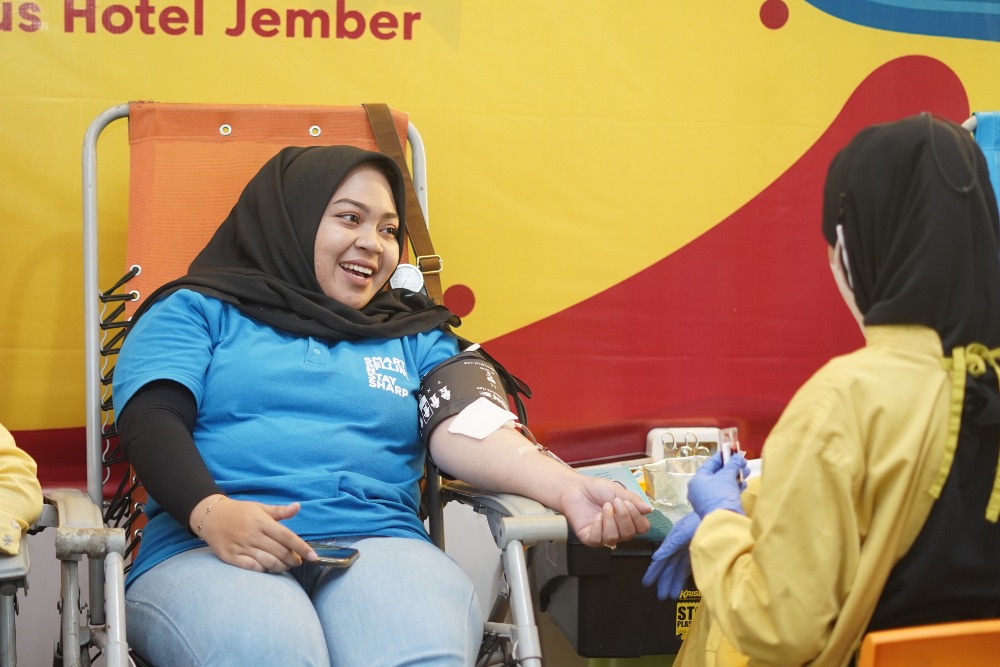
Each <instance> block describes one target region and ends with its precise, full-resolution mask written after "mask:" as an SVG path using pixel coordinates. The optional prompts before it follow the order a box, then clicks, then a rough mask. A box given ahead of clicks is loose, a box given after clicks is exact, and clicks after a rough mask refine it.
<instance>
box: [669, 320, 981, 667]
mask: <svg viewBox="0 0 1000 667" xmlns="http://www.w3.org/2000/svg"><path fill="white" fill-rule="evenodd" d="M865 336H866V340H867V344H866V346H865V347H864V348H862V349H861V350H858V351H856V352H854V353H852V354H849V355H846V356H844V357H840V358H837V359H834V360H832V361H831V362H830V363H828V364H827V365H826V366H825V367H824V368H822V369H820V370H819V371H818V372H817V373H816V374H815V375H814V376H813V377H812V378H810V379H809V380H808V381H807V382H806V383H805V384H804V385H803V386H802V388H801V389H800V390H799V391H798V392H797V393H796V395H795V396H794V398H793V399H792V400H791V402H790V403H789V404H788V406H787V408H786V409H785V412H784V413H783V414H782V416H781V418H780V419H779V421H778V423H777V424H776V425H775V427H774V429H773V431H772V433H771V434H770V435H769V437H768V438H767V441H766V443H765V445H764V449H763V461H762V471H763V472H762V475H761V477H760V478H759V479H756V480H755V479H752V478H751V480H749V484H748V488H747V490H746V491H745V492H744V494H743V496H744V500H743V502H744V506H745V508H746V510H747V516H742V515H739V514H737V513H735V512H728V511H716V512H711V513H710V514H708V515H707V516H706V517H705V518H704V520H703V522H702V525H701V526H700V527H699V529H698V531H697V533H696V534H695V537H694V540H693V541H692V544H691V558H692V567H693V570H694V575H695V581H696V582H697V584H698V587H699V589H700V590H701V592H702V596H703V597H702V606H701V609H700V610H699V612H698V615H697V617H696V619H695V621H694V624H693V626H692V628H691V630H690V632H689V634H688V637H687V639H686V641H685V643H684V645H683V647H682V649H681V653H680V656H679V658H678V661H677V664H678V665H682V666H683V667H692V666H700V665H705V666H710V667H722V666H726V665H747V664H749V665H781V666H782V667H788V666H790V665H805V664H808V665H817V666H826V665H843V664H846V663H847V661H848V660H849V659H850V657H851V654H852V652H853V651H854V650H855V649H856V647H857V645H858V644H859V642H860V640H861V638H862V635H863V633H864V631H865V628H866V627H867V624H868V621H869V619H870V617H871V614H872V612H873V610H874V609H875V606H876V604H877V602H878V600H879V596H880V594H881V592H882V589H883V586H884V584H885V582H886V579H887V577H888V576H889V573H890V571H891V570H892V568H893V566H894V565H895V563H896V562H897V561H898V560H899V559H900V558H901V557H902V556H903V555H904V554H905V553H906V552H907V550H908V549H909V548H910V546H911V545H912V544H913V542H914V540H915V538H916V537H917V535H918V533H919V532H920V529H921V527H922V526H923V525H924V522H925V521H926V520H927V517H928V514H929V512H930V510H931V506H932V504H933V498H932V496H931V495H930V493H929V490H930V489H931V487H932V485H933V483H934V480H935V475H936V473H937V472H938V469H939V465H940V463H941V460H942V452H943V450H944V449H945V442H946V439H947V435H948V418H949V405H950V403H949V399H950V383H951V380H950V374H951V373H950V372H949V371H947V370H945V364H943V363H942V349H941V343H940V339H939V338H938V336H937V334H936V333H935V332H934V331H933V330H931V329H927V328H924V327H919V326H878V327H869V328H868V329H867V330H866V332H865ZM963 375H964V371H963ZM983 510H984V508H973V509H971V510H970V511H975V512H977V513H978V512H982V511H983Z"/></svg>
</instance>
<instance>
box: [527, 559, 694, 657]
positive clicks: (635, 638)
mask: <svg viewBox="0 0 1000 667" xmlns="http://www.w3.org/2000/svg"><path fill="white" fill-rule="evenodd" d="M657 546H658V543H656V542H651V541H648V540H632V541H630V542H623V543H621V544H619V545H618V548H617V549H615V550H614V551H612V550H611V549H607V548H591V547H587V546H584V545H582V544H580V543H579V542H576V543H574V542H572V541H571V542H568V543H564V544H557V543H554V542H546V543H543V544H539V545H537V546H535V547H533V548H532V550H531V555H530V559H531V561H530V566H529V572H531V578H532V584H533V586H532V589H533V590H534V592H535V596H536V605H537V607H538V609H539V610H540V611H544V612H547V613H548V614H549V616H550V617H551V619H552V622H553V623H554V624H555V626H556V627H558V628H559V629H560V630H561V631H562V632H563V634H564V635H566V638H567V639H568V640H569V642H570V644H572V646H573V648H574V649H575V650H576V652H577V653H578V654H579V655H581V656H584V657H587V658H636V657H640V656H643V655H665V654H674V653H677V651H678V650H680V646H681V639H682V636H681V633H686V631H687V627H688V625H689V624H690V621H691V617H692V615H693V614H694V611H695V609H696V608H697V606H698V602H699V601H700V599H701V595H700V594H699V593H698V592H697V591H684V592H683V593H682V594H681V598H682V600H681V601H677V600H659V599H658V598H657V597H656V589H655V588H646V587H645V586H643V585H642V576H643V574H645V572H646V568H648V567H649V563H650V557H651V556H652V554H653V551H654V550H655V549H656V547H657Z"/></svg>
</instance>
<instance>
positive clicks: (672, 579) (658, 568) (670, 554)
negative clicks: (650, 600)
mask: <svg viewBox="0 0 1000 667" xmlns="http://www.w3.org/2000/svg"><path fill="white" fill-rule="evenodd" d="M700 523H701V517H699V516H698V515H697V514H696V513H694V512H691V513H689V514H686V515H685V516H684V517H683V518H682V519H681V520H680V521H678V522H677V523H675V524H674V526H673V528H671V529H670V532H669V533H667V537H666V539H664V540H663V542H662V543H661V544H660V547H659V548H658V549H657V550H656V553H654V554H653V562H652V563H650V565H649V568H648V569H647V570H646V574H644V575H643V577H642V585H643V586H652V585H653V584H656V597H658V598H660V599H661V600H666V599H667V598H670V599H672V600H676V599H677V598H678V597H679V596H680V594H681V591H682V590H683V589H684V582H686V581H687V580H688V578H689V577H690V576H691V552H690V551H688V546H690V544H691V538H693V537H694V532H695V531H696V530H698V525H699V524H700Z"/></svg>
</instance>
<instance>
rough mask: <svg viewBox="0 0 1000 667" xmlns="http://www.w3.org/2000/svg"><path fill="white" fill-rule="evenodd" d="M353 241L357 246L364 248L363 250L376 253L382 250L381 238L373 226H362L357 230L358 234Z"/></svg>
mask: <svg viewBox="0 0 1000 667" xmlns="http://www.w3.org/2000/svg"><path fill="white" fill-rule="evenodd" d="M354 242H355V244H357V246H358V247H359V248H364V249H365V250H368V251H369V252H373V253H375V254H377V255H380V254H382V251H383V250H384V249H383V247H382V239H381V238H380V237H379V233H378V230H377V229H375V228H373V227H368V226H365V227H362V228H361V229H360V230H359V231H358V236H357V238H356V239H355V241H354Z"/></svg>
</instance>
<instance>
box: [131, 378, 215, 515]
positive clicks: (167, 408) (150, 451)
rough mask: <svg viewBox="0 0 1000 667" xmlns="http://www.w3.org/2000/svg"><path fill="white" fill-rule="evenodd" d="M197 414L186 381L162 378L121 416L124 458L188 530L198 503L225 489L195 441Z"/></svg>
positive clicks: (153, 495)
mask: <svg viewBox="0 0 1000 667" xmlns="http://www.w3.org/2000/svg"><path fill="white" fill-rule="evenodd" d="M197 415H198V406H197V404H196V403H195V400H194V396H193V395H192V394H191V391H190V390H189V389H188V388H187V387H185V386H184V385H182V384H180V383H179V382H174V381H172V380H157V381H155V382H150V383H149V384H147V385H145V386H143V387H142V388H141V389H139V391H137V392H136V393H135V395H133V396H132V398H131V399H129V402H128V403H127V404H126V405H125V407H124V408H123V409H122V411H121V414H119V415H118V416H117V424H118V434H119V437H120V442H121V446H122V452H123V453H124V454H125V458H127V459H128V462H129V464H130V465H131V466H132V468H133V469H134V470H135V472H136V474H137V475H138V476H139V479H140V480H141V481H142V484H143V486H145V487H146V490H147V491H148V492H149V495H150V497H151V498H153V499H155V500H156V502H157V503H159V504H160V506H161V507H163V509H164V510H166V512H167V513H168V514H169V515H170V516H172V517H173V518H174V519H175V520H176V521H177V522H178V523H180V524H181V525H182V526H184V527H185V528H187V529H188V530H190V526H189V524H188V519H189V517H190V516H191V511H192V510H193V509H194V507H195V505H197V504H198V503H199V502H200V501H201V500H202V499H203V498H206V497H208V496H210V495H213V494H216V493H223V491H222V489H220V488H219V486H218V485H217V484H216V483H215V480H214V479H212V475H211V473H209V472H208V467H207V466H206V465H205V462H204V460H203V459H202V458H201V454H200V453H199V452H198V449H197V447H195V444H194V437H193V436H192V433H193V432H194V422H195V418H196V417H197Z"/></svg>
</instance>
